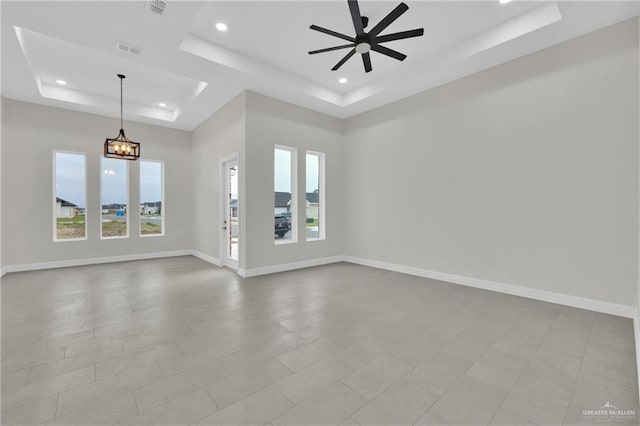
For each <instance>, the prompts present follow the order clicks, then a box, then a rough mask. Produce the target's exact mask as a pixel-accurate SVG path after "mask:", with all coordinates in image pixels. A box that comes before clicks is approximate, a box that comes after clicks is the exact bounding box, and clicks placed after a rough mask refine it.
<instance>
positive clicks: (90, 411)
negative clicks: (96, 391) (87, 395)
mask: <svg viewBox="0 0 640 426" xmlns="http://www.w3.org/2000/svg"><path fill="white" fill-rule="evenodd" d="M137 413H138V410H137V409H136V403H135V400H134V399H133V394H132V393H131V392H130V391H129V392H121V393H118V394H114V395H109V396H107V397H103V398H100V399H99V400H98V401H96V403H95V404H92V405H89V406H86V407H83V408H82V409H80V410H77V411H73V412H71V413H69V414H66V415H63V416H60V415H59V414H58V417H56V418H55V419H53V420H50V421H49V422H47V424H52V425H53V424H55V425H77V426H85V425H112V424H116V423H119V422H121V421H122V420H125V419H127V418H129V417H131V416H134V415H136V414H137Z"/></svg>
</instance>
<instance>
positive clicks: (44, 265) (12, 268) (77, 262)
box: [2, 250, 192, 275]
mask: <svg viewBox="0 0 640 426" xmlns="http://www.w3.org/2000/svg"><path fill="white" fill-rule="evenodd" d="M190 254H192V253H191V250H176V251H161V252H155V253H139V254H126V255H122V256H105V257H88V258H85V259H72V260H59V261H55V262H41V263H23V264H20V265H7V266H5V267H4V268H2V274H3V275H4V274H6V273H9V272H23V271H36V270H40V269H54V268H66V267H69V266H84V265H97V264H100V263H114V262H128V261H131V260H146V259H160V258H163V257H176V256H189V255H190Z"/></svg>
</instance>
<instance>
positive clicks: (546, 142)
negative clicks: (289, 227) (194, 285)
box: [344, 19, 638, 305]
mask: <svg viewBox="0 0 640 426" xmlns="http://www.w3.org/2000/svg"><path fill="white" fill-rule="evenodd" d="M345 131H346V133H345V137H346V146H347V153H346V164H348V167H347V168H346V169H345V170H346V176H345V180H344V181H345V182H346V184H347V188H346V191H347V193H348V194H349V196H348V198H347V211H348V214H347V215H346V218H347V230H348V235H347V239H346V242H347V246H346V247H347V250H346V251H347V254H349V255H353V256H357V257H362V258H367V259H373V260H378V261H384V262H391V263H397V264H402V265H408V266H413V267H418V268H423V269H428V270H434V271H440V272H448V273H452V274H458V275H463V276H469V277H475V278H482V279H487V280H493V281H498V282H504V283H508V284H515V285H520V286H526V287H530V288H534V289H541V290H548V291H552V292H558V293H565V294H570V295H574V296H581V297H587V298H592V299H597V300H602V301H608V302H614V303H620V304H624V305H628V304H630V301H631V300H636V297H637V295H636V283H637V274H638V271H637V264H638V232H637V231H638V205H637V204H638V26H637V20H636V19H633V20H630V21H627V22H625V23H623V24H620V25H616V26H613V27H610V28H607V29H604V30H601V31H598V32H595V33H591V34H588V35H586V36H584V37H581V38H578V39H575V40H572V41H569V42H567V43H564V44H561V45H558V46H555V47H552V48H549V49H546V50H544V51H540V52H538V53H535V54H532V55H529V56H526V57H524V58H521V59H518V60H515V61H512V62H509V63H507V64H504V65H501V66H499V67H496V68H494V69H490V70H487V71H485V72H481V73H479V74H476V75H473V76H471V77H468V78H465V79H462V80H459V81H457V82H454V83H451V84H448V85H446V86H442V87H440V88H437V89H434V90H430V91H427V92H423V93H421V94H418V95H415V96H412V97H410V98H406V99H404V100H402V101H399V102H396V103H394V104H391V105H388V106H385V107H382V108H379V109H377V110H374V111H370V112H367V113H364V114H362V115H360V116H357V117H354V118H351V119H349V120H347V121H346V129H345ZM634 304H635V303H634Z"/></svg>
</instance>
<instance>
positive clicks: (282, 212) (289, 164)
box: [273, 145, 297, 244]
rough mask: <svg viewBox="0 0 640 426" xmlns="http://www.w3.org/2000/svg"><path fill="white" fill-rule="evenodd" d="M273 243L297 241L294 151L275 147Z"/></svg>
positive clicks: (283, 147)
mask: <svg viewBox="0 0 640 426" xmlns="http://www.w3.org/2000/svg"><path fill="white" fill-rule="evenodd" d="M273 182H274V183H273V186H274V201H275V203H274V211H273V213H274V227H275V233H274V235H275V241H276V244H279V243H290V242H296V241H297V233H296V229H297V227H296V218H297V214H296V205H297V204H296V149H295V148H290V147H287V146H280V145H276V148H275V152H274V164H273Z"/></svg>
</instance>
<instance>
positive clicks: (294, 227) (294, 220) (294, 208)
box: [271, 145, 298, 246]
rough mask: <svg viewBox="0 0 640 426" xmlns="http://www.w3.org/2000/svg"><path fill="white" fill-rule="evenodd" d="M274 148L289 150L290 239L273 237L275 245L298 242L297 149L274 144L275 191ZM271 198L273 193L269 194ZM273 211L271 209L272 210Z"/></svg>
mask: <svg viewBox="0 0 640 426" xmlns="http://www.w3.org/2000/svg"><path fill="white" fill-rule="evenodd" d="M276 149H280V150H283V151H289V152H290V153H291V209H290V211H291V230H290V231H289V232H290V233H291V239H290V240H282V239H280V240H276V239H275V237H274V242H275V245H277V246H279V245H285V244H294V243H297V242H298V149H297V148H295V147H293V146H286V145H275V147H274V148H273V162H272V164H273V165H274V170H273V175H274V179H273V180H274V182H273V191H274V192H275V189H276V188H275V173H276V171H275V155H276ZM271 198H272V199H273V195H272V196H271ZM272 211H273V210H272ZM271 228H273V217H272V219H271Z"/></svg>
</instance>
